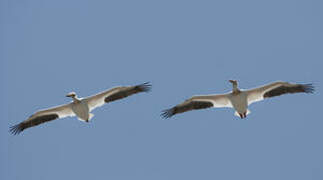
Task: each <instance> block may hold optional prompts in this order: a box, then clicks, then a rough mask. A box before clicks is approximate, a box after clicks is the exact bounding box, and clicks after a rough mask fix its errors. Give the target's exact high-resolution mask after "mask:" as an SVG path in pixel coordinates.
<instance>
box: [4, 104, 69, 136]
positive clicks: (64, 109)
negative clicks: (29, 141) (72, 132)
mask: <svg viewBox="0 0 323 180" xmlns="http://www.w3.org/2000/svg"><path fill="white" fill-rule="evenodd" d="M74 115H75V114H74V112H73V111H72V108H71V104H66V105H62V106H57V107H53V108H50V109H46V110H41V111H38V112H36V113H35V114H33V115H31V116H30V117H29V118H28V119H26V120H25V121H23V122H21V123H19V124H17V125H14V126H11V127H10V132H11V133H12V134H14V135H16V134H19V133H21V132H22V131H23V130H25V129H27V128H30V127H33V126H37V125H39V124H42V123H45V122H48V121H52V120H55V119H58V118H64V117H67V116H74Z"/></svg>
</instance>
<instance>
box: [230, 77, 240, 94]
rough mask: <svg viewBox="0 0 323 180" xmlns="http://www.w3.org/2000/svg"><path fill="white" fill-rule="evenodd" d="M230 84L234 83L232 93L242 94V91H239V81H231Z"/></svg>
mask: <svg viewBox="0 0 323 180" xmlns="http://www.w3.org/2000/svg"><path fill="white" fill-rule="evenodd" d="M229 82H230V83H232V86H233V89H232V91H233V92H234V93H237V92H240V90H239V89H238V81H236V80H229Z"/></svg>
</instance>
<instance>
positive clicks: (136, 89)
mask: <svg viewBox="0 0 323 180" xmlns="http://www.w3.org/2000/svg"><path fill="white" fill-rule="evenodd" d="M150 89H151V85H150V84H149V83H143V84H140V85H136V86H123V87H114V88H112V89H109V90H107V91H104V92H101V93H98V94H96V95H93V96H89V97H86V98H78V97H77V95H76V93H75V92H71V93H68V94H67V95H66V97H69V98H72V99H73V101H72V102H71V103H69V104H65V105H61V106H57V107H53V108H49V109H45V110H40V111H38V112H36V113H34V114H33V115H31V116H30V117H29V118H28V119H26V120H25V121H23V122H21V123H19V124H17V125H14V126H11V127H10V132H11V133H12V134H14V135H16V134H19V133H21V132H22V131H24V130H25V129H27V128H30V127H33V126H37V125H39V124H42V123H45V122H48V121H52V120H55V119H59V118H64V117H68V116H75V115H76V116H77V117H78V119H79V120H81V121H85V122H89V120H91V118H92V117H93V114H92V113H90V112H91V111H92V110H93V109H95V108H97V107H100V106H102V105H103V104H105V103H110V102H112V101H116V100H119V99H122V98H125V97H128V96H130V95H133V94H136V93H140V92H148V91H150Z"/></svg>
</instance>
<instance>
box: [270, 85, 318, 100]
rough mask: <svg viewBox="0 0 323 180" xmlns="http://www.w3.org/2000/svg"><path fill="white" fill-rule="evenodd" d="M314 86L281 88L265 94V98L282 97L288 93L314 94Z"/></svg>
mask: <svg viewBox="0 0 323 180" xmlns="http://www.w3.org/2000/svg"><path fill="white" fill-rule="evenodd" d="M314 91H315V89H314V86H313V84H297V85H295V86H292V87H287V86H280V87H277V88H275V89H272V90H271V91H268V92H266V93H265V94H264V98H269V97H274V96H280V95H282V94H287V93H314Z"/></svg>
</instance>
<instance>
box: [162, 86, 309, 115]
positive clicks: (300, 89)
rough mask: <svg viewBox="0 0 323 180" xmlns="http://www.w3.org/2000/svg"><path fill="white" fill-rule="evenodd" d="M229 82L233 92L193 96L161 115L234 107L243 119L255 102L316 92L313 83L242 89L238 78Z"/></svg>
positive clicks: (236, 113)
mask: <svg viewBox="0 0 323 180" xmlns="http://www.w3.org/2000/svg"><path fill="white" fill-rule="evenodd" d="M229 82H230V83H232V92H229V93H226V94H218V95H201V96H193V97H191V98H190V99H187V100H186V101H184V102H183V103H181V104H178V105H177V106H174V107H172V108H170V109H166V110H164V111H163V112H162V114H161V116H162V117H164V118H165V119H167V118H170V117H172V116H174V115H175V114H179V113H183V112H186V111H191V110H197V109H206V108H211V107H214V108H222V107H228V108H234V109H235V115H236V116H239V117H240V118H241V119H243V118H246V117H247V115H248V114H249V113H250V111H249V110H248V106H249V105H250V104H252V103H254V102H258V101H261V100H264V99H267V98H271V97H275V96H280V95H283V94H288V93H313V92H314V86H313V85H312V84H292V83H288V82H281V81H279V82H273V83H270V84H267V85H264V86H261V87H257V88H254V89H249V90H240V89H239V88H238V82H237V81H236V80H229Z"/></svg>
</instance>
